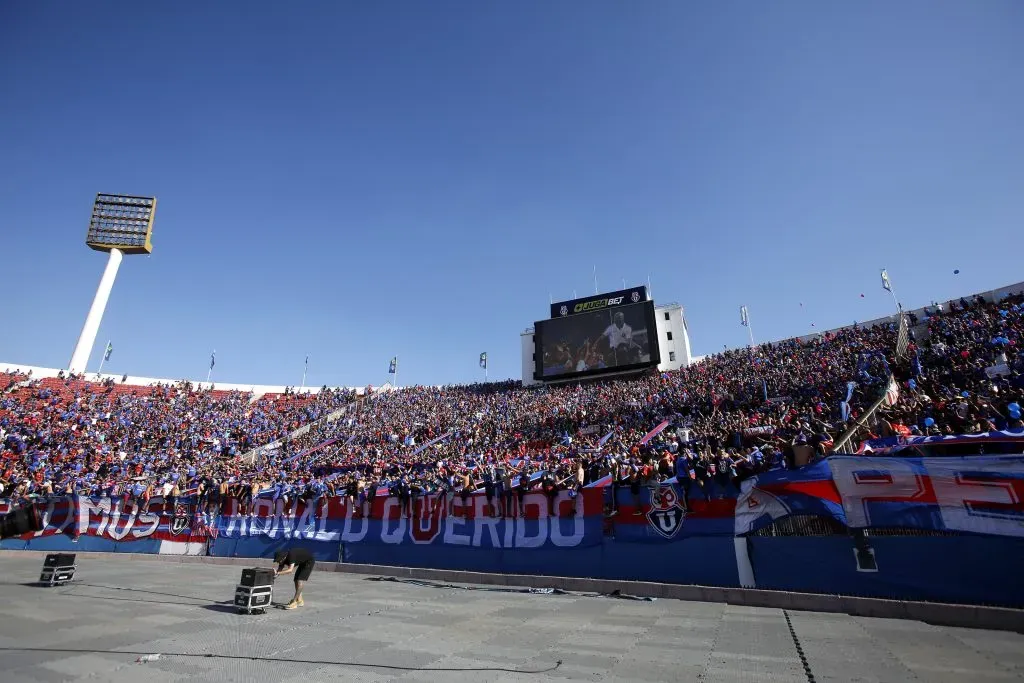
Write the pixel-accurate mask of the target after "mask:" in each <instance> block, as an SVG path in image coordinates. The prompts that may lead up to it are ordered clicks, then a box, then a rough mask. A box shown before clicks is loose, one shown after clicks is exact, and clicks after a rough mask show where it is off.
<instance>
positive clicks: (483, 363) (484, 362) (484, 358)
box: [480, 351, 487, 384]
mask: <svg viewBox="0 0 1024 683" xmlns="http://www.w3.org/2000/svg"><path fill="white" fill-rule="evenodd" d="M480 367H482V368H483V369H484V383H485V384H486V383H487V352H486V351H484V352H483V353H481V354H480Z"/></svg>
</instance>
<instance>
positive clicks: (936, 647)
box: [0, 555, 1024, 683]
mask: <svg viewBox="0 0 1024 683" xmlns="http://www.w3.org/2000/svg"><path fill="white" fill-rule="evenodd" d="M78 557H79V570H78V576H77V579H76V581H75V582H74V583H72V584H69V585H67V586H63V587H56V588H46V587H39V586H34V585H31V584H32V582H34V581H35V580H36V579H38V576H39V568H40V564H41V561H40V558H39V557H38V556H31V557H30V556H25V557H4V558H0V570H2V576H3V582H2V583H0V605H2V609H0V615H2V618H0V681H11V682H12V683H13V682H19V683H21V682H24V683H31V682H33V681H68V680H92V681H145V682H146V683H162V682H163V681H184V680H186V679H192V680H196V681H275V682H283V681H301V682H304V683H305V682H308V681H316V680H332V681H338V680H353V681H355V680H358V681H399V680H400V681H446V682H448V681H474V682H476V681H537V680H590V681H698V680H699V681H705V682H716V681H722V682H732V681H792V682H794V683H806V682H807V681H811V680H813V681H817V682H821V681H928V682H929V683H933V682H934V683H938V682H940V681H965V680H966V681H970V682H971V683H983V682H984V681H1010V680H1021V679H1024V636H1022V635H1020V634H1016V633H1007V632H997V631H975V630H970V629H959V628H948V627H939V626H930V625H928V624H923V623H920V622H911V621H898V620H886V619H869V618H861V617H850V616H846V615H836V614H820V613H809V612H785V611H783V610H778V609H763V608H750V607H738V606H730V605H723V604H713V603H698V602H680V601H675V600H657V601H653V602H644V601H632V600H626V599H616V598H608V597H590V596H581V595H540V594H530V593H524V592H518V591H520V590H522V589H504V590H505V591H516V592H502V589H494V588H490V589H485V590H462V589H450V588H448V589H446V588H439V587H437V586H433V585H418V584H414V583H399V582H390V581H387V582H382V581H374V580H372V579H369V578H367V577H362V576H356V575H350V574H344V573H317V572H314V574H313V577H312V580H311V581H310V583H309V586H308V589H307V591H306V606H305V607H304V608H301V609H299V610H295V611H284V610H280V609H271V610H269V611H268V612H267V614H265V615H252V616H248V615H240V614H238V613H237V612H236V611H235V610H234V608H233V607H231V605H230V601H231V599H232V597H233V595H234V587H235V584H236V583H237V582H238V578H239V575H240V573H241V570H240V568H239V567H231V566H216V565H207V564H184V565H183V564H176V563H168V562H161V561H139V560H135V561H128V560H119V559H117V558H111V557H109V556H104V557H93V558H90V556H89V555H79V556H78ZM277 585H278V592H277V593H276V595H275V602H284V601H286V600H287V599H288V598H289V597H290V590H291V583H290V582H289V581H288V580H287V577H282V579H281V580H279V581H278V584H277ZM794 634H795V637H794ZM149 653H161V654H162V656H161V658H160V659H159V660H158V661H155V662H150V663H137V662H136V660H137V659H138V657H139V656H140V655H142V654H149ZM191 655H195V656H191ZM205 655H214V656H209V657H208V656H205ZM230 657H237V658H230ZM559 660H560V661H561V662H562V664H561V665H557V666H556V663H557V662H558V661H559Z"/></svg>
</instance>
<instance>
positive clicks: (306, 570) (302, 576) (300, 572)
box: [295, 560, 316, 581]
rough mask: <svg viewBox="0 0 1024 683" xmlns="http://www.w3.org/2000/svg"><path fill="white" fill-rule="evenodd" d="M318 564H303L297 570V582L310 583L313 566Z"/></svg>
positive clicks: (311, 561) (313, 562) (311, 562)
mask: <svg viewBox="0 0 1024 683" xmlns="http://www.w3.org/2000/svg"><path fill="white" fill-rule="evenodd" d="M315 564H316V562H315V561H313V560H310V561H309V562H303V563H302V564H300V565H299V566H298V567H296V568H295V580H296V581H309V575H310V574H312V573H313V565H315Z"/></svg>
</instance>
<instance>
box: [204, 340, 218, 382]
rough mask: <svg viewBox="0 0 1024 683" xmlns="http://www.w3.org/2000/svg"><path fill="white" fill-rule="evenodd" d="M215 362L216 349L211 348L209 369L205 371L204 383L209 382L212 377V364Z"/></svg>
mask: <svg viewBox="0 0 1024 683" xmlns="http://www.w3.org/2000/svg"><path fill="white" fill-rule="evenodd" d="M216 364H217V349H214V350H213V353H211V354H210V369H209V370H208V371H207V372H206V383H207V384H209V383H210V378H211V377H213V366H214V365H216Z"/></svg>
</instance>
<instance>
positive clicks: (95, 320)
mask: <svg viewBox="0 0 1024 683" xmlns="http://www.w3.org/2000/svg"><path fill="white" fill-rule="evenodd" d="M155 213H156V198H155V197H133V196H130V195H122V194H105V193H102V192H101V193H99V194H97V195H96V202H95V203H94V204H93V206H92V219H91V220H90V221H89V232H88V233H87V234H86V236H85V243H86V244H87V245H88V246H89V247H90V248H92V249H95V250H96V251H106V252H109V253H110V256H109V258H108V259H107V267H106V268H104V269H103V276H102V277H101V278H100V286H99V287H97V288H96V296H95V297H93V300H92V306H91V307H90V308H89V315H87V316H86V317H85V325H83V326H82V334H81V335H79V337H78V343H77V344H76V345H75V352H74V353H73V354H72V355H71V363H70V364H69V365H68V370H69V371H70V372H74V373H76V374H77V373H83V372H85V366H86V364H87V363H88V362H89V356H91V355H92V346H93V344H95V343H96V333H97V332H99V330H100V321H101V320H103V311H105V310H106V308H107V300H108V299H110V290H111V289H113V288H114V278H116V277H117V269H118V268H119V267H120V266H121V259H122V258H123V257H124V255H125V254H150V253H152V252H153V245H152V243H151V242H150V239H151V238H152V236H153V216H154V214H155Z"/></svg>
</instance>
